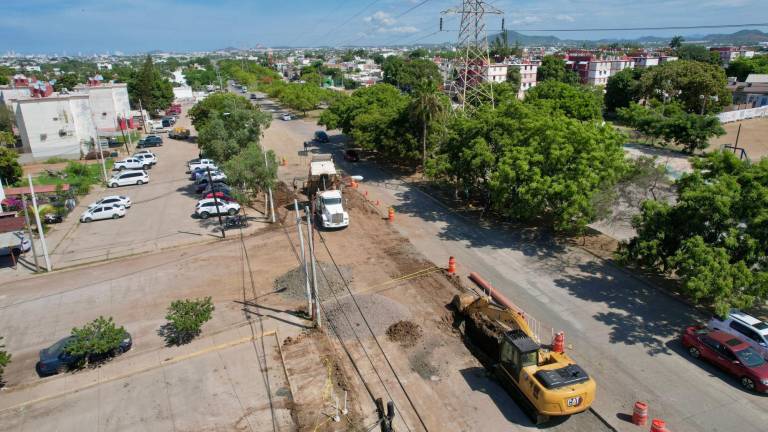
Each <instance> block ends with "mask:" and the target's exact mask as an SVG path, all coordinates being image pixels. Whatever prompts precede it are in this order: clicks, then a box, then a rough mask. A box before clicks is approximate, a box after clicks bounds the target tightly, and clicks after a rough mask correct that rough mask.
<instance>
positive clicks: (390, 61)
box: [382, 56, 442, 92]
mask: <svg viewBox="0 0 768 432" xmlns="http://www.w3.org/2000/svg"><path fill="white" fill-rule="evenodd" d="M382 72H383V74H384V82H385V83H387V84H392V85H393V86H395V87H398V88H399V89H400V90H403V91H407V92H410V91H411V89H413V88H416V87H417V86H421V85H435V86H436V85H438V84H440V83H441V82H442V75H440V70H439V69H438V68H437V65H436V64H435V63H434V62H433V61H431V60H424V59H412V60H408V61H405V60H403V59H402V58H400V57H397V56H390V57H387V58H386V59H385V60H384V64H383V65H382Z"/></svg>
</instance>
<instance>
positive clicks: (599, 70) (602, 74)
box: [586, 60, 612, 86]
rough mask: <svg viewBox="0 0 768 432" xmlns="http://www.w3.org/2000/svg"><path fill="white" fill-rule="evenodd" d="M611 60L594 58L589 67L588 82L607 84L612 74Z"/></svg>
mask: <svg viewBox="0 0 768 432" xmlns="http://www.w3.org/2000/svg"><path fill="white" fill-rule="evenodd" d="M611 63H612V61H611V60H592V61H590V62H589V67H588V69H587V82H586V84H591V85H603V86H604V85H606V84H608V78H609V77H610V76H611Z"/></svg>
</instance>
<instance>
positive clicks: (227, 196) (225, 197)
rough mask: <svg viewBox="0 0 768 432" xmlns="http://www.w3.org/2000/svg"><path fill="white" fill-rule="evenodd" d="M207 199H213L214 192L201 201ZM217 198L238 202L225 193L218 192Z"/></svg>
mask: <svg viewBox="0 0 768 432" xmlns="http://www.w3.org/2000/svg"><path fill="white" fill-rule="evenodd" d="M206 198H213V192H208V193H207V194H205V196H204V197H203V198H201V199H206ZM216 198H218V199H220V200H223V201H229V202H237V201H236V200H235V199H234V198H232V197H231V196H229V195H227V194H225V193H224V192H216Z"/></svg>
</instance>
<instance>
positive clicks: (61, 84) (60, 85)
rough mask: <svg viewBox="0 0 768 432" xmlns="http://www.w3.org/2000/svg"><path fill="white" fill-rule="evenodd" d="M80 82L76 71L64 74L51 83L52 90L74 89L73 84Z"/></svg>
mask: <svg viewBox="0 0 768 432" xmlns="http://www.w3.org/2000/svg"><path fill="white" fill-rule="evenodd" d="M80 83H81V80H80V77H79V76H78V75H77V74H76V73H68V74H64V75H62V76H61V77H60V78H58V79H56V82H55V83H54V84H53V90H54V91H57V92H60V91H62V90H63V89H67V90H74V88H75V86H76V85H78V84H80Z"/></svg>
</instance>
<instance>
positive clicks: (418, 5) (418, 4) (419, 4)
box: [393, 0, 431, 19]
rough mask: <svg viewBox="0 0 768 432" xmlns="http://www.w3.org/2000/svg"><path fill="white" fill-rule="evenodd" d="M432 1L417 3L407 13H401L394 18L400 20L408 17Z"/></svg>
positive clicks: (425, 0) (426, 0)
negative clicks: (405, 16)
mask: <svg viewBox="0 0 768 432" xmlns="http://www.w3.org/2000/svg"><path fill="white" fill-rule="evenodd" d="M430 1H431V0H424V1H422V2H420V3H417V4H415V5H413V6H412V7H410V8H409V9H408V10H407V11H405V12H402V13H400V14H398V15H395V16H394V17H393V18H394V19H398V18H401V17H402V16H404V15H408V14H409V13H411V12H413V11H414V10H415V9H418V8H420V7H421V6H424V5H425V4H426V3H428V2H430Z"/></svg>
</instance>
